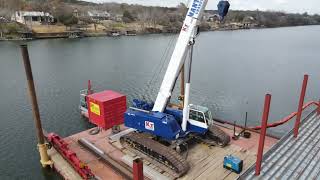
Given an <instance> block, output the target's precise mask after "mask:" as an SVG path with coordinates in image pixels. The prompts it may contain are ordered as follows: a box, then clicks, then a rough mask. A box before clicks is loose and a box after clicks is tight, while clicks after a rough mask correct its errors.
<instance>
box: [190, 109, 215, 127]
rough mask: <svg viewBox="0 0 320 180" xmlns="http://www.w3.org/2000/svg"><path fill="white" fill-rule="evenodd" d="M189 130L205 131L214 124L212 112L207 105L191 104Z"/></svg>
mask: <svg viewBox="0 0 320 180" xmlns="http://www.w3.org/2000/svg"><path fill="white" fill-rule="evenodd" d="M188 114H189V118H188V123H189V124H188V131H190V132H197V133H205V132H206V131H207V129H208V128H209V126H211V125H212V124H213V120H212V114H211V112H210V111H209V109H208V108H207V107H203V106H199V105H193V104H190V105H189V112H188Z"/></svg>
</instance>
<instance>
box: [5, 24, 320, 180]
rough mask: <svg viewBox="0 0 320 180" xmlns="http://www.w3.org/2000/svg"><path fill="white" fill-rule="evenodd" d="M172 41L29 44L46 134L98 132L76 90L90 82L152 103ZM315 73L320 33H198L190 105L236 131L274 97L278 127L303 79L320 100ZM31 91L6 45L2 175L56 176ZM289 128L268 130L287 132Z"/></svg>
mask: <svg viewBox="0 0 320 180" xmlns="http://www.w3.org/2000/svg"><path fill="white" fill-rule="evenodd" d="M176 38H177V36H176V35H146V36H136V37H120V38H106V37H99V38H85V39H72V40H68V39H56V40H36V41H31V42H28V45H29V53H30V58H31V63H32V67H33V73H34V79H35V82H36V89H37V95H38V100H39V105H40V111H41V116H42V121H43V126H44V128H45V129H46V130H47V131H54V132H56V133H58V134H60V135H61V136H68V135H71V134H73V133H76V132H79V131H82V130H85V129H87V128H89V127H92V126H90V125H89V124H88V123H87V122H86V121H85V120H84V119H81V118H80V115H79V111H78V104H79V91H80V90H81V89H83V88H85V87H86V83H87V80H88V79H91V80H92V83H93V87H94V88H95V89H97V90H104V89H112V90H116V91H120V92H122V93H124V94H126V95H127V96H128V99H129V100H132V99H133V98H145V99H149V100H154V99H155V98H156V94H157V91H158V89H159V86H160V83H161V80H162V78H163V73H164V71H165V69H166V66H167V63H168V60H169V59H170V54H171V52H172V50H173V47H174V43H175V40H176ZM319 68H320V26H309V27H292V28H276V29H262V30H245V31H229V32H206V33H202V34H201V35H200V37H199V38H198V39H197V42H196V46H195V51H194V61H193V69H192V73H193V74H192V84H191V89H192V90H191V103H193V104H200V105H204V106H207V107H209V108H210V109H211V111H212V112H213V114H214V116H215V117H217V118H220V119H225V120H228V121H230V122H233V121H237V123H238V124H243V121H244V115H245V112H246V111H247V112H248V113H249V116H248V122H249V123H248V124H250V125H258V124H259V123H260V119H261V118H260V117H261V111H262V107H263V100H264V95H265V94H266V93H271V94H272V98H273V99H272V104H271V112H270V113H271V114H270V122H272V121H276V120H278V119H280V118H282V117H284V116H286V115H288V114H290V113H291V112H292V111H295V110H296V109H297V104H298V96H299V93H300V86H301V82H302V79H303V75H304V74H305V73H308V74H309V75H310V81H309V87H308V92H307V97H306V98H307V99H308V100H316V99H319V97H320V70H319ZM151 79H153V81H151ZM150 81H151V83H148V82H150ZM148 84H150V85H148ZM26 87H27V86H26V78H25V74H24V68H23V63H22V59H21V54H20V50H19V46H18V44H17V43H14V42H0V114H1V118H0V127H1V128H0V142H1V143H0V178H1V179H57V176H55V175H53V173H52V172H47V171H43V170H41V167H40V165H39V157H38V154H37V152H36V138H35V129H34V124H33V119H32V112H31V106H30V103H29V101H28V98H27V91H26ZM177 87H178V86H177ZM177 92H178V91H177V90H175V95H174V97H176V96H177V94H178V93H177ZM173 99H175V98H173ZM291 127H292V123H291V124H289V125H285V126H283V127H279V128H275V129H273V130H271V131H270V132H271V133H273V134H276V135H282V134H284V133H285V132H287V131H288V130H289V129H290V128H291Z"/></svg>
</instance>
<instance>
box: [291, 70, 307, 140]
mask: <svg viewBox="0 0 320 180" xmlns="http://www.w3.org/2000/svg"><path fill="white" fill-rule="evenodd" d="M308 78H309V76H308V75H304V78H303V83H302V89H301V94H300V100H299V106H298V111H297V119H296V122H295V125H294V137H295V138H296V137H298V134H299V126H300V120H301V114H302V108H303V103H304V97H305V96H306V90H307V85H308Z"/></svg>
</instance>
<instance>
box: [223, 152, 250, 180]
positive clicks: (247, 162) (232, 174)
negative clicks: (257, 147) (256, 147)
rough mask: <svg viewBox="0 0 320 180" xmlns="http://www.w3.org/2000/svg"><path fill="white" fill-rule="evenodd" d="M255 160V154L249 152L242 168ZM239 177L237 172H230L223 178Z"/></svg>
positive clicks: (247, 166)
mask: <svg viewBox="0 0 320 180" xmlns="http://www.w3.org/2000/svg"><path fill="white" fill-rule="evenodd" d="M255 161H256V156H255V155H253V154H251V155H250V156H248V157H247V158H246V159H245V161H244V164H243V170H245V169H248V168H249V167H250V166H252V164H254V163H255ZM238 177H239V174H236V173H230V174H229V175H228V176H227V177H225V178H224V179H225V180H235V179H237V178H238Z"/></svg>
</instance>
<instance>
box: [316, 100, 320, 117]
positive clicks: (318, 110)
mask: <svg viewBox="0 0 320 180" xmlns="http://www.w3.org/2000/svg"><path fill="white" fill-rule="evenodd" d="M317 112H318V115H320V99H319V101H318V108H317Z"/></svg>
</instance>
